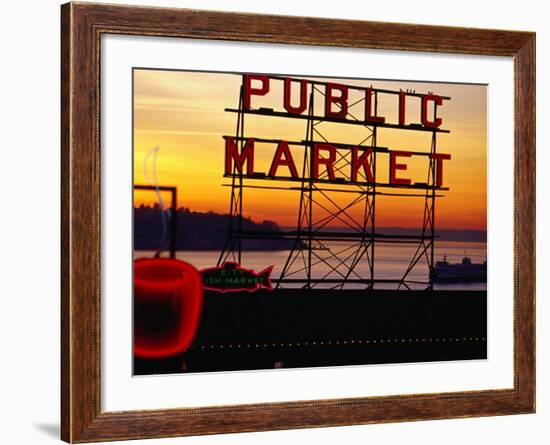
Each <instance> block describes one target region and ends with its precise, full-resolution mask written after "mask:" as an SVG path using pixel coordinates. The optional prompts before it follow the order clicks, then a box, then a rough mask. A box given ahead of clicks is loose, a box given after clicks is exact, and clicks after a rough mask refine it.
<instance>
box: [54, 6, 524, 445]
mask: <svg viewBox="0 0 550 445" xmlns="http://www.w3.org/2000/svg"><path fill="white" fill-rule="evenodd" d="M61 17H62V20H61V24H62V26H61V34H62V44H61V60H62V71H61V102H62V107H61V110H62V114H61V147H62V161H61V172H62V177H61V196H62V200H61V203H62V210H61V221H62V237H61V288H62V292H61V302H62V305H61V306H62V312H61V334H62V338H61V350H62V356H61V369H62V373H61V402H62V403H61V437H62V439H63V440H65V441H68V442H71V443H73V442H92V441H93V442H96V441H104V440H117V439H138V438H149V437H170V436H184V435H198V434H214V433H228V432H241V431H262V430H276V429H288V428H306V427H321V426H337V425H351V424H365V423H375V422H400V421H410V420H423V419H441V418H450V417H473V416H492V415H505V414H516V413H533V412H534V411H535V34H534V33H529V32H514V31H499V30H485V29H468V28H451V27H439V26H419V25H405V24H388V23H380V22H360V21H349V20H332V19H320V18H306V17H281V16H269V15H256V14H235V13H222V12H209V11H196V10H185V9H171V8H146V7H132V6H117V5H106V4H92V3H85V4H83V3H69V4H65V5H63V6H62V7H61ZM106 33H107V34H128V35H148V36H169V37H185V38H198V39H210V40H244V41H253V42H276V43H293V44H302V45H325V46H337V47H355V48H381V49H391V50H409V51H428V52H446V53H462V54H480V55H497V56H511V57H513V59H514V70H515V92H514V94H515V173H516V175H515V178H516V180H515V192H514V199H515V216H514V217H515V221H514V230H515V241H514V243H515V247H514V250H515V252H514V268H515V276H514V387H513V389H506V390H486V391H475V392H454V393H441V394H419V395H402V396H389V397H368V398H351V399H333V400H322V401H301V402H288V403H263V404H254V405H236V406H230V407H227V406H225V407H220V406H218V407H216V406H213V407H208V408H182V409H166V410H164V409H161V410H152V411H129V412H103V411H102V410H101V404H100V336H99V333H100V279H101V277H100V268H99V266H100V252H99V248H100V247H99V246H100V174H99V171H100V169H99V166H100V138H99V134H100V133H99V131H100V128H99V121H100V103H99V100H100V95H99V91H100V76H99V72H100V52H101V42H100V38H101V35H102V34H106Z"/></svg>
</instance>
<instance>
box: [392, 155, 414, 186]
mask: <svg viewBox="0 0 550 445" xmlns="http://www.w3.org/2000/svg"><path fill="white" fill-rule="evenodd" d="M398 156H403V157H406V158H410V157H411V156H412V153H410V152H408V151H397V150H396V151H390V184H397V185H409V184H410V183H411V180H410V179H406V178H397V177H396V176H395V172H396V171H397V170H407V164H398V163H397V157H398Z"/></svg>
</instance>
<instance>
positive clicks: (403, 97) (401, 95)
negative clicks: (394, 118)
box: [399, 91, 407, 125]
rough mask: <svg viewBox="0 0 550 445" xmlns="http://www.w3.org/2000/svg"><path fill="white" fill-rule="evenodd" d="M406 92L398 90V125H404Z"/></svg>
mask: <svg viewBox="0 0 550 445" xmlns="http://www.w3.org/2000/svg"><path fill="white" fill-rule="evenodd" d="M406 99H407V94H406V93H405V92H404V91H399V125H405V100H406Z"/></svg>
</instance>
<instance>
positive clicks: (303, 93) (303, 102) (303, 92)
mask: <svg viewBox="0 0 550 445" xmlns="http://www.w3.org/2000/svg"><path fill="white" fill-rule="evenodd" d="M292 82H293V79H291V78H289V77H286V78H285V89H284V92H285V94H284V96H285V100H284V106H285V110H286V111H288V112H289V113H291V114H302V113H303V112H304V111H306V108H307V80H306V79H301V80H295V82H300V105H299V106H298V107H293V106H292V105H291V103H290V98H291V96H292V92H291V91H292Z"/></svg>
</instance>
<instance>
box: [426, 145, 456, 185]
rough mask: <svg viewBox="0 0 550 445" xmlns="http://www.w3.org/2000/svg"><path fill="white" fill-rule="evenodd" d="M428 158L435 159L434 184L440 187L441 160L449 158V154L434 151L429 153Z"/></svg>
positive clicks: (441, 178)
mask: <svg viewBox="0 0 550 445" xmlns="http://www.w3.org/2000/svg"><path fill="white" fill-rule="evenodd" d="M430 159H435V160H436V164H435V172H436V175H435V185H436V186H438V187H441V186H442V185H443V161H444V160H445V161H448V160H449V159H451V155H449V154H446V153H434V154H430Z"/></svg>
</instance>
